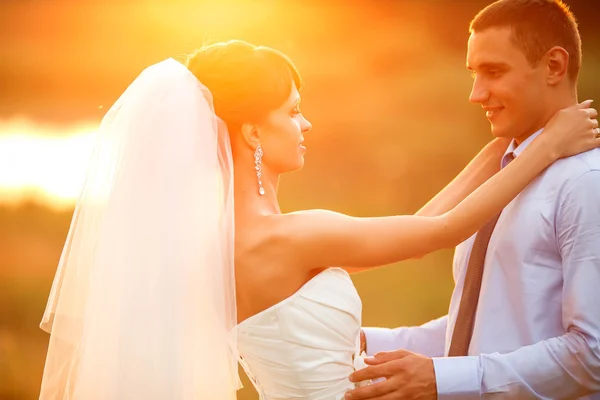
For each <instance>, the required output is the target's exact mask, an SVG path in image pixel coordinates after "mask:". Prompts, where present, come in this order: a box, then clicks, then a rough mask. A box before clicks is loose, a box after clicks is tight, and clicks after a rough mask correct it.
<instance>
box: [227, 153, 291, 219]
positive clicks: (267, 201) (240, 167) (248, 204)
mask: <svg viewBox="0 0 600 400" xmlns="http://www.w3.org/2000/svg"><path fill="white" fill-rule="evenodd" d="M253 161H254V160H253V159H251V160H246V161H243V160H236V161H234V165H233V182H234V186H233V190H234V198H235V208H236V209H237V210H239V209H242V210H243V212H244V213H248V212H249V211H253V212H255V213H258V214H260V215H269V214H281V210H280V208H279V201H278V200H277V190H278V185H279V175H278V174H274V173H272V172H270V171H269V170H268V169H267V168H265V166H264V165H263V168H262V175H261V181H262V187H263V189H264V190H265V194H264V195H262V196H261V195H260V193H259V186H258V177H257V176H256V169H254V166H253ZM236 213H237V214H239V213H238V212H236Z"/></svg>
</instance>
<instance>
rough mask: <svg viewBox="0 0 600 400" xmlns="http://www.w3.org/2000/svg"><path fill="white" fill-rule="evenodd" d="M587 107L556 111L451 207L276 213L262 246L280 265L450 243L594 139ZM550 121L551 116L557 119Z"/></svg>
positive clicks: (382, 260) (376, 259)
mask: <svg viewBox="0 0 600 400" xmlns="http://www.w3.org/2000/svg"><path fill="white" fill-rule="evenodd" d="M596 115H597V113H596V112H595V110H593V109H587V110H586V109H582V106H577V107H572V108H570V109H567V110H563V111H561V112H560V113H559V117H561V118H562V119H561V118H558V119H554V124H552V123H551V124H549V125H548V126H547V127H546V129H545V131H544V133H543V134H542V135H540V136H539V137H537V138H536V139H535V140H534V141H533V142H532V144H531V145H530V146H529V147H527V148H526V149H525V151H524V152H523V153H522V154H521V155H520V156H519V157H517V158H516V159H515V160H514V161H512V162H511V163H510V164H509V165H508V166H507V167H506V168H504V169H503V170H502V171H501V172H499V173H498V174H496V175H494V176H493V177H491V178H490V179H489V180H488V181H486V182H485V183H484V184H483V185H481V186H480V187H479V188H478V189H476V190H475V191H474V192H473V193H471V194H470V195H469V196H467V198H465V199H464V200H463V201H462V202H460V203H459V204H458V205H457V206H456V207H455V208H453V209H452V210H451V211H449V212H447V213H444V214H442V215H440V216H434V217H423V216H392V217H380V218H354V217H349V216H346V215H343V214H339V213H335V212H330V211H321V210H314V211H302V212H297V213H291V214H286V215H283V216H278V218H280V223H278V224H277V226H278V227H280V230H279V231H278V232H277V231H276V232H275V234H274V235H273V237H272V238H271V239H270V243H269V245H270V247H271V248H272V249H276V250H275V251H276V252H277V253H278V255H279V256H281V257H283V258H288V257H289V259H287V260H286V261H287V262H286V264H288V265H297V266H299V267H303V268H307V269H314V268H319V267H326V266H332V265H333V266H335V265H344V266H348V267H359V268H364V267H372V266H378V265H385V264H389V263H392V262H396V261H401V260H405V259H409V258H414V257H417V256H420V255H422V254H427V253H430V252H432V251H435V250H438V249H442V248H447V247H453V246H455V245H457V244H458V243H460V242H462V241H463V240H465V239H467V238H468V237H470V236H471V235H472V234H474V233H475V232H476V231H477V230H478V229H479V228H480V227H482V226H483V225H484V224H485V223H486V222H487V221H488V220H490V219H491V218H492V217H494V216H495V215H496V214H497V213H499V212H500V211H501V210H502V209H503V208H504V207H505V206H506V205H507V204H508V203H509V202H510V201H511V200H512V199H513V198H514V197H515V196H516V195H517V194H518V193H519V192H520V191H521V190H523V189H524V188H525V187H526V186H527V185H528V184H529V182H531V180H532V179H534V178H535V177H536V176H537V175H538V174H539V173H540V172H541V171H543V170H544V169H545V168H546V167H547V166H548V165H550V164H551V163H552V162H554V161H555V160H556V159H558V158H559V157H561V156H566V155H570V154H574V153H578V152H581V151H585V150H587V149H591V148H593V147H598V146H600V140H594V139H593V133H592V128H593V127H594V126H595V124H597V122H596V121H592V120H591V118H594V117H595V116H596ZM557 121H558V122H557Z"/></svg>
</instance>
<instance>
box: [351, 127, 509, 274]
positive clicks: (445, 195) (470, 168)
mask: <svg viewBox="0 0 600 400" xmlns="http://www.w3.org/2000/svg"><path fill="white" fill-rule="evenodd" d="M509 144H510V139H507V138H496V139H494V140H492V141H491V142H489V143H488V144H487V145H485V147H484V148H483V149H481V151H480V152H479V153H478V154H477V155H476V156H475V158H473V159H472V160H471V161H470V162H469V164H467V166H466V167H465V168H464V169H463V170H462V171H461V172H460V173H459V174H458V175H457V176H456V177H455V178H454V179H453V180H452V181H451V182H450V183H449V184H448V185H446V187H445V188H444V189H442V190H441V191H440V192H439V193H438V194H436V195H435V196H434V197H433V198H432V199H431V200H429V201H428V202H427V204H425V205H424V206H423V207H422V208H421V209H420V210H419V211H417V212H416V213H415V215H418V216H421V217H436V216H439V215H442V214H444V213H446V212H448V211H450V210H452V209H453V208H454V207H456V206H457V205H458V203H460V202H461V201H462V200H464V199H465V197H467V196H468V195H469V194H471V193H472V192H473V191H474V190H475V189H477V188H478V187H479V186H481V185H482V184H483V183H484V182H485V181H487V180H488V179H489V178H490V177H492V176H493V175H494V174H496V173H497V172H498V171H500V162H501V160H502V156H503V155H504V153H505V152H506V149H507V148H508V145H509ZM421 256H422V255H416V256H415V258H418V257H421ZM374 267H377V265H376V266H371V267H346V266H343V267H342V268H343V269H345V270H346V271H348V272H350V273H356V272H361V271H364V270H367V269H371V268H374Z"/></svg>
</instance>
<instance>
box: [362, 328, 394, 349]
mask: <svg viewBox="0 0 600 400" xmlns="http://www.w3.org/2000/svg"><path fill="white" fill-rule="evenodd" d="M362 330H363V332H364V333H365V340H366V341H367V355H368V356H374V355H375V354H377V353H379V352H381V351H393V350H397V349H398V346H396V345H395V343H394V342H395V341H396V335H395V334H394V331H393V330H392V329H389V328H362Z"/></svg>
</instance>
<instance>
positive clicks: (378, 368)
mask: <svg viewBox="0 0 600 400" xmlns="http://www.w3.org/2000/svg"><path fill="white" fill-rule="evenodd" d="M365 363H366V364H368V365H369V366H368V367H367V368H364V369H361V370H359V371H356V372H354V373H353V374H352V375H350V380H351V381H352V382H362V381H366V380H369V379H379V378H386V379H385V380H382V381H380V382H377V383H374V384H372V385H368V386H363V387H360V388H357V389H354V390H352V391H349V392H348V393H346V399H351V400H364V399H372V400H395V399H403V400H409V399H432V400H434V399H437V389H436V381H435V370H434V368H433V360H432V359H431V358H429V357H425V356H423V355H420V354H415V353H411V352H410V351H406V350H396V351H390V352H384V353H378V354H376V355H375V357H369V358H366V359H365Z"/></svg>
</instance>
